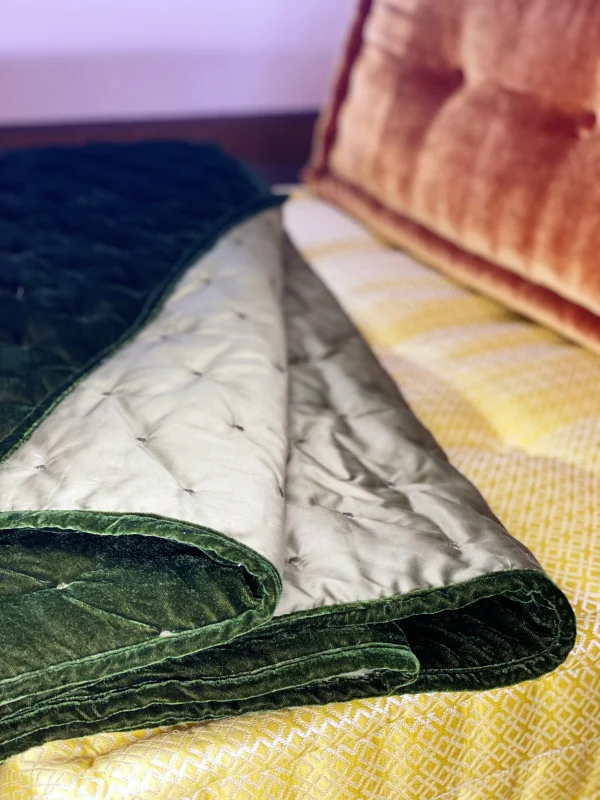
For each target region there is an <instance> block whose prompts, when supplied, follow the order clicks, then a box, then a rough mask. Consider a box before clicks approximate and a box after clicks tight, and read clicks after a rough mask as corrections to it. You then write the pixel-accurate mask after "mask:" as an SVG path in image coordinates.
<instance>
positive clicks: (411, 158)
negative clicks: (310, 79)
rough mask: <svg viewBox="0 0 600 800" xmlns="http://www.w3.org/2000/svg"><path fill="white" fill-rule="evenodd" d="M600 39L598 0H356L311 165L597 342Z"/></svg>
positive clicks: (506, 298) (361, 211)
mask: <svg viewBox="0 0 600 800" xmlns="http://www.w3.org/2000/svg"><path fill="white" fill-rule="evenodd" d="M599 52H600V8H599V6H598V4H597V3H593V2H579V0H563V2H560V3H555V2H553V0H532V2H530V3H522V2H520V0H501V2H488V0H448V2H436V1H435V0H416V2H414V0H361V2H360V3H359V4H358V11H357V15H356V19H355V22H354V26H353V29H352V31H351V33H350V36H349V39H348V44H347V47H346V51H345V54H344V56H343V59H342V64H341V66H340V71H339V75H338V78H337V83H336V86H335V89H334V92H333V96H332V99H331V102H330V104H329V106H328V107H327V108H326V110H325V111H324V113H323V116H322V119H321V121H320V124H319V128H318V132H317V135H316V139H315V145H314V151H313V155H312V158H311V161H310V164H309V167H308V169H307V171H306V173H305V177H306V180H307V181H308V183H309V184H310V185H311V186H312V187H313V188H314V189H315V190H316V191H317V192H318V193H319V194H320V195H321V196H323V197H324V198H326V199H328V200H330V201H332V202H334V203H336V204H338V205H340V206H341V207H342V208H345V209H347V210H348V211H350V212H351V213H353V214H355V215H356V216H357V217H358V218H359V219H361V220H363V221H365V222H367V223H368V224H369V226H370V227H371V228H372V229H373V230H374V231H375V232H377V233H379V234H380V235H382V236H383V237H385V238H386V239H387V240H388V241H390V242H391V243H393V244H396V245H399V246H401V247H406V248H408V249H409V250H410V251H411V252H413V253H414V254H416V255H417V256H418V257H420V258H422V259H423V260H425V261H426V262H429V263H431V264H432V265H433V266H436V267H438V268H440V269H442V270H443V271H444V272H446V273H447V274H449V275H450V276H451V277H453V278H456V279H457V280H459V281H461V282H463V283H465V284H467V285H468V286H471V287H473V288H475V289H478V290H481V291H482V292H485V293H488V294H489V295H491V296H492V297H495V298H497V299H499V300H500V301H501V302H503V303H505V304H506V305H509V306H511V307H512V308H514V309H516V310H517V311H519V312H521V313H524V314H526V315H528V316H531V317H533V318H534V319H536V320H538V321H540V322H542V323H544V324H547V325H550V326H553V327H555V328H556V329H557V330H558V331H559V332H561V333H563V334H565V335H567V336H569V337H571V338H573V339H575V340H576V341H578V342H581V343H583V344H586V345H588V346H590V347H592V348H593V349H595V350H600V321H599V315H600V271H599V270H598V268H597V252H598V245H599V240H598V236H599V233H598V231H599V230H600V226H599V225H598V210H597V209H598V203H599V201H600V194H599V192H600V189H599V188H598V187H599V186H600V181H599V177H600V176H599V172H598V170H599V166H598V165H599V164H600V158H599V156H600V140H599V138H598V126H597V123H596V111H595V110H596V108H597V105H598V103H597V98H598V53H599Z"/></svg>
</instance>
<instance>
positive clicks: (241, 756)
mask: <svg viewBox="0 0 600 800" xmlns="http://www.w3.org/2000/svg"><path fill="white" fill-rule="evenodd" d="M285 213H286V221H287V226H288V230H289V231H290V234H291V235H292V238H293V239H294V240H295V242H296V244H297V245H298V247H299V248H300V249H301V251H302V252H303V254H304V255H305V257H306V259H307V260H308V261H309V262H310V263H311V264H312V265H313V266H314V268H315V269H316V271H317V272H318V273H319V274H320V275H321V277H322V278H323V279H324V280H325V281H326V282H327V283H328V284H329V285H330V287H331V288H332V289H333V290H334V291H335V292H336V294H337V295H338V297H339V298H340V299H341V301H342V303H343V305H344V306H345V308H346V310H347V311H348V312H349V313H350V314H351V316H352V317H353V318H354V320H355V322H356V323H357V325H358V327H359V328H360V330H361V331H362V333H363V335H364V336H365V337H366V339H367V340H368V341H369V343H370V344H371V346H372V347H373V349H374V350H375V352H376V353H377V354H378V356H379V357H380V358H381V360H382V361H383V363H384V365H385V366H386V368H387V369H388V371H389V372H390V373H391V375H392V376H393V377H394V378H395V379H396V380H397V382H398V384H399V385H400V387H401V388H402V391H403V393H404V395H405V397H406V398H407V400H408V401H409V403H410V404H411V405H412V407H413V409H414V410H415V411H416V413H417V414H418V416H419V417H420V418H421V420H422V421H423V422H424V423H425V425H426V426H428V427H429V428H430V430H431V431H432V432H433V433H434V435H435V436H436V437H437V439H438V441H439V442H440V444H441V445H442V446H443V447H444V448H445V450H446V452H447V453H448V455H449V456H450V458H451V460H452V461H453V462H454V464H455V465H456V466H457V467H458V469H459V470H461V471H462V472H463V473H464V474H465V475H467V477H469V478H470V479H471V480H472V481H473V482H474V483H475V484H476V485H477V486H478V487H479V488H480V490H481V491H482V492H483V494H484V495H485V497H486V499H487V500H488V501H489V503H490V504H491V506H492V508H493V509H494V511H495V512H496V513H497V515H498V516H499V517H500V518H501V519H502V521H503V522H504V523H505V524H506V526H507V527H508V529H509V530H510V531H511V532H512V533H514V534H515V535H516V536H517V537H518V538H519V539H521V540H522V541H523V542H524V543H525V544H527V545H528V546H529V547H530V548H531V549H532V550H533V552H534V553H535V554H536V556H537V557H538V558H539V560H540V561H541V563H542V565H543V566H544V568H545V569H546V570H547V572H548V573H549V575H550V576H551V577H553V578H554V579H555V580H556V581H557V582H558V583H559V585H560V586H561V588H562V589H563V590H564V591H565V592H566V593H567V595H568V596H569V598H570V600H571V602H572V604H573V607H574V609H575V611H576V614H577V624H578V631H579V634H578V642H577V646H576V648H575V650H574V651H573V653H572V654H571V656H570V657H569V659H568V660H567V662H566V663H565V664H564V665H563V666H562V667H560V668H559V669H558V670H556V671H555V672H554V673H552V674H551V675H548V676H547V677H545V678H542V679H539V680H536V681H531V682H528V683H524V684H521V685H519V686H516V687H513V688H509V689H499V690H496V691H491V692H485V693H473V694H466V693H461V694H456V693H454V694H422V695H416V696H410V695H409V696H405V697H391V698H380V699H375V700H359V701H354V702H351V703H341V704H336V705H329V706H325V707H322V708H295V709H289V710H285V711H279V712H274V713H264V714H253V715H246V716H243V717H238V718H234V719H225V720H219V721H216V722H211V723H204V724H200V725H184V726H178V727H175V728H165V729H158V730H154V731H137V732H135V733H122V734H119V733H117V734H114V733H111V734H103V735H100V736H95V737H89V738H85V739H74V740H70V741H65V742H58V743H51V744H47V745H45V746H43V747H41V748H37V749H34V750H30V751H28V752H27V753H25V754H23V755H20V756H17V757H15V758H13V759H11V760H10V761H8V762H7V763H6V764H4V765H3V766H2V767H0V798H2V800H30V799H31V800H33V798H48V799H49V800H59V799H60V800H71V798H78V799H81V800H87V799H88V798H90V799H91V798H103V800H121V798H132V797H135V798H140V799H141V800H145V798H148V800H149V798H153V799H154V800H167V798H168V800H184V799H185V800H195V799H196V798H235V799H236V800H237V799H238V798H239V799H240V800H242V799H243V800H246V799H249V798H286V799H288V798H289V799H290V800H291V799H292V798H293V799H294V800H296V799H297V800H313V799H314V800H327V799H328V798H335V799H336V800H337V799H338V798H349V799H350V798H352V800H354V798H356V800H359V799H360V800H367V799H368V798H373V799H377V800H379V798H398V799H399V800H400V799H402V800H404V799H405V798H406V800H598V798H600V615H599V607H600V532H599V529H600V358H598V357H597V356H594V355H592V354H590V353H588V352H586V351H584V350H582V349H581V348H579V347H577V346H574V345H571V344H568V343H567V342H565V341H564V340H562V339H561V338H560V337H559V336H557V335H555V334H553V333H551V332H549V331H547V330H545V329H544V328H541V327H539V326H538V325H535V324H532V323H530V322H527V321H526V320H524V319H522V318H519V317H517V316H516V315H515V314H512V313H510V312H508V311H506V310H505V309H504V308H502V307H501V306H499V305H497V304H496V303H493V302H491V301H489V300H487V299H484V298H482V297H479V296H477V295H475V294H472V293H471V292H469V291H466V290H464V289H462V288H460V287H459V286H457V285H456V284H454V283H452V282H451V281H449V280H447V279H445V278H443V277H442V276H440V275H439V274H437V273H436V272H434V271H432V270H431V269H429V268H427V267H425V266H423V265H421V264H418V263H416V262H415V261H413V260H412V259H410V258H409V257H407V256H406V255H404V254H402V253H401V252H399V251H394V250H391V249H389V248H387V247H386V246H385V245H383V244H381V243H379V242H378V241H377V240H375V239H374V238H373V237H372V236H370V235H369V234H368V233H366V232H365V231H364V229H363V228H361V227H360V226H359V225H358V224H356V223H354V222H353V221H351V220H350V219H348V218H347V217H345V216H344V215H342V214H341V213H339V212H337V211H336V210H334V209H333V208H331V207H329V206H327V205H326V204H324V203H322V202H320V201H318V200H315V199H313V198H311V197H310V196H309V195H307V194H305V193H304V192H303V191H298V192H295V193H294V195H293V198H292V200H291V201H290V202H289V203H288V204H287V208H286V212H285Z"/></svg>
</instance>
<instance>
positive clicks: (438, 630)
mask: <svg viewBox="0 0 600 800" xmlns="http://www.w3.org/2000/svg"><path fill="white" fill-rule="evenodd" d="M281 202H282V198H281V197H278V196H274V195H273V194H271V193H270V192H269V191H268V190H267V189H266V188H265V187H264V186H262V185H261V184H260V183H259V182H258V181H257V180H256V179H255V178H254V177H253V176H252V175H249V174H248V173H247V172H246V171H245V170H244V169H243V168H242V167H241V166H240V165H239V164H237V163H236V162H234V161H232V160H230V159H229V158H227V157H226V156H225V155H223V154H222V153H221V152H220V151H219V150H218V149H216V148H214V147H212V146H192V145H188V144H183V143H172V142H165V143H152V144H139V145H133V146H132V145H129V146H113V145H94V146H89V147H86V148H82V149H51V150H38V151H29V152H25V151H24V152H15V153H8V154H5V155H3V156H0V439H1V444H0V451H1V456H2V461H1V463H0V523H1V528H0V758H6V757H8V756H10V755H11V754H14V753H17V752H19V751H22V750H24V749H26V748H29V747H31V746H33V745H37V744H40V743H42V742H44V741H47V740H50V739H58V738H70V737H74V736H80V735H84V734H91V733H95V732H99V731H103V730H121V729H133V728H140V727H145V726H156V725H162V724H173V723H178V722H184V721H192V720H205V719H212V718H217V717H221V716H225V715H232V714H240V713H244V712H248V711H260V710H262V709H273V708H278V707H282V706H288V705H303V704H315V703H317V704H319V703H327V702H332V701H341V700H347V699H350V698H355V697H366V696H373V695H380V694H388V693H402V692H422V691H433V690H435V691H438V690H439V691H446V690H464V689H467V690H478V689H488V688H490V687H495V686H503V685H507V684H510V683H514V682H518V681H523V680H527V679H532V678H536V677H538V676H539V675H542V674H544V673H546V672H547V671H549V670H552V669H554V668H555V667H556V666H557V665H558V664H560V663H561V662H562V661H563V660H564V658H565V657H566V655H567V654H568V652H569V651H570V649H571V647H572V646H573V641H574V636H575V625H574V617H573V614H572V611H571V609H570V607H569V605H568V603H567V601H566V599H565V597H564V595H563V594H562V592H561V591H560V590H559V589H558V588H557V587H556V586H555V585H554V584H553V583H552V582H551V581H550V580H549V578H548V577H547V576H546V575H545V574H544V572H543V571H542V569H541V567H540V566H539V564H538V563H537V561H536V560H535V558H534V556H533V555H532V554H531V553H530V552H529V551H528V550H527V549H526V548H525V547H524V546H522V545H521V544H520V543H519V542H517V541H516V540H515V539H513V538H512V537H511V536H510V535H509V534H508V532H507V531H506V530H505V529H504V528H503V526H502V525H501V523H500V522H499V521H498V520H497V519H496V518H495V517H494V515H493V513H492V512H491V511H490V509H489V507H488V506H487V504H486V503H485V500H484V499H483V498H482V497H481V495H480V494H479V493H478V491H477V490H476V488H475V487H474V486H473V485H472V484H470V483H469V481H467V480H466V479H465V478H464V477H463V476H462V475H461V474H459V473H458V472H457V471H456V470H455V469H454V468H453V467H452V466H451V465H450V464H449V462H448V460H447V458H446V456H445V455H444V453H443V452H442V451H441V450H440V448H439V447H438V445H437V444H436V442H435V441H434V439H433V438H432V436H431V434H430V433H429V432H428V431H427V430H426V429H425V428H424V427H423V426H422V425H421V424H420V423H419V421H418V420H417V419H416V418H415V416H414V415H413V414H412V412H411V410H410V409H409V407H408V406H407V405H406V403H405V401H404V400H403V398H402V397H401V395H400V394H399V392H398V390H397V388H396V386H395V385H394V384H393V383H392V381H391V380H390V379H389V377H388V376H387V375H386V373H385V372H384V371H383V370H382V369H381V367H380V366H379V364H378V362H377V361H376V359H375V358H374V356H373V355H372V354H371V353H370V351H369V349H368V347H367V346H366V344H365V343H364V341H363V340H362V339H361V337H360V336H359V335H358V333H357V332H356V330H355V328H354V327H353V325H352V324H351V322H350V321H349V320H348V318H347V317H346V315H345V314H344V312H343V311H342V310H341V308H340V307H339V305H338V303H337V302H336V300H335V299H334V298H333V297H332V295H331V294H330V293H329V291H328V290H327V289H326V287H325V286H324V285H323V284H322V283H321V282H320V281H319V280H318V278H317V277H316V276H315V275H314V274H313V273H312V272H311V270H310V269H309V268H308V267H307V266H306V264H304V263H303V261H302V259H301V258H300V256H299V254H298V253H297V252H296V251H295V249H294V247H293V245H292V244H291V242H290V241H289V240H288V239H287V238H286V236H285V233H284V231H283V227H282V222H281V213H280V209H279V206H280V204H281Z"/></svg>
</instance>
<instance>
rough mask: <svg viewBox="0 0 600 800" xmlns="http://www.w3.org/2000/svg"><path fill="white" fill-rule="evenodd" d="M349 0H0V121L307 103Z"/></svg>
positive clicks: (313, 101)
mask: <svg viewBox="0 0 600 800" xmlns="http://www.w3.org/2000/svg"><path fill="white" fill-rule="evenodd" d="M353 5H354V0H0V6H1V12H0V124H5V125H6V124H21V123H32V122H47V121H61V120H76V119H90V118H125V117H127V118H136V117H138V118H139V117H159V116H198V115H209V114H226V113H249V112H261V111H267V112H268V111H271V112H277V111H300V110H306V109H313V108H315V107H316V106H318V105H319V104H320V103H321V102H322V100H323V98H324V96H325V94H326V91H327V87H328V84H329V82H330V79H331V72H332V69H333V65H334V63H335V60H336V58H337V56H338V54H339V48H340V45H341V42H342V40H343V36H344V32H345V30H346V28H347V25H348V21H349V18H350V14H351V11H352V7H353Z"/></svg>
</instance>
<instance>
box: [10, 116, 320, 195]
mask: <svg viewBox="0 0 600 800" xmlns="http://www.w3.org/2000/svg"><path fill="white" fill-rule="evenodd" d="M316 118H317V113H316V112H306V113H301V114H277V115H265V116H252V117H249V116H244V117H219V118H206V119H204V118H202V119H180V120H147V121H135V122H118V121H115V122H90V123H79V124H67V125H46V126H36V127H20V128H16V127H15V128H0V149H5V150H6V149H13V148H19V147H42V146H51V145H81V144H86V143H89V142H108V141H110V142H135V141H147V140H150V139H183V140H186V141H192V142H201V141H213V142H218V143H219V144H220V145H221V146H222V147H223V148H224V149H225V150H226V151H227V152H228V153H230V154H231V155H232V156H235V157H236V158H240V159H242V160H243V161H245V162H246V163H248V164H250V166H252V167H254V169H256V170H257V171H258V172H260V173H261V174H262V175H263V176H264V177H265V179H267V180H269V181H270V182H277V181H294V180H296V179H297V176H298V171H299V169H300V168H301V167H302V166H303V165H304V164H305V163H306V160H307V158H308V155H309V152H310V146H311V141H312V131H313V127H314V124H315V121H316Z"/></svg>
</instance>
